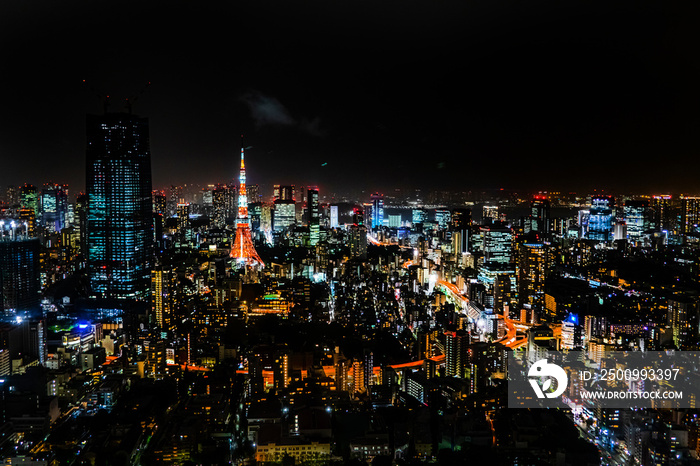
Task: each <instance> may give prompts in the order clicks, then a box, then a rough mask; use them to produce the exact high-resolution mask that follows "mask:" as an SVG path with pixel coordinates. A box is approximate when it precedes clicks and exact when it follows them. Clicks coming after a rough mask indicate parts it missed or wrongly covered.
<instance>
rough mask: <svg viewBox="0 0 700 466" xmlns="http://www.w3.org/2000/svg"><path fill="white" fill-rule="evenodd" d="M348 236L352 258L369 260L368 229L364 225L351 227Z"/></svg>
mask: <svg viewBox="0 0 700 466" xmlns="http://www.w3.org/2000/svg"><path fill="white" fill-rule="evenodd" d="M348 234H349V236H350V238H349V239H350V241H349V243H350V244H349V245H350V256H352V257H357V258H360V259H365V258H367V228H366V227H365V226H364V225H355V224H353V225H351V226H350V228H349V230H348Z"/></svg>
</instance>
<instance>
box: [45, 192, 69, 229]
mask: <svg viewBox="0 0 700 466" xmlns="http://www.w3.org/2000/svg"><path fill="white" fill-rule="evenodd" d="M67 214H68V193H67V190H66V187H65V186H61V185H57V184H46V185H44V188H43V189H42V190H41V224H42V225H43V226H44V228H46V229H47V230H48V231H50V232H55V233H60V232H61V230H63V229H64V228H65V227H67V226H68V225H67V223H66V216H67Z"/></svg>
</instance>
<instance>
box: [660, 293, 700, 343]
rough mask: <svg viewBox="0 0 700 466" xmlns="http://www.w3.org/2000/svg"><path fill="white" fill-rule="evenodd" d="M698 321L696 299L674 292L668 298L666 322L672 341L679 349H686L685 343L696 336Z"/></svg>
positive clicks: (699, 317)
mask: <svg viewBox="0 0 700 466" xmlns="http://www.w3.org/2000/svg"><path fill="white" fill-rule="evenodd" d="M699 322H700V315H699V314H698V302H697V299H695V298H693V297H690V296H684V295H682V294H676V295H675V296H673V298H671V299H669V300H668V314H667V321H666V323H667V324H668V326H669V327H671V332H672V335H673V343H674V344H675V345H676V346H677V347H678V348H679V349H686V348H684V346H685V344H686V343H689V342H690V340H691V339H694V338H697V336H698V323H699Z"/></svg>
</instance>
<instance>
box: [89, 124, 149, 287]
mask: <svg viewBox="0 0 700 466" xmlns="http://www.w3.org/2000/svg"><path fill="white" fill-rule="evenodd" d="M86 159H87V160H86V162H87V173H86V185H87V195H88V208H87V272H88V278H89V280H90V287H91V290H92V294H93V296H97V297H107V298H120V299H121V298H126V299H139V300H142V299H143V300H145V299H148V297H149V295H150V283H151V256H152V250H153V232H152V208H153V205H152V199H151V192H152V189H151V152H150V147H149V133H148V119H147V118H142V117H138V116H136V115H131V114H124V113H107V114H104V115H88V117H87V150H86Z"/></svg>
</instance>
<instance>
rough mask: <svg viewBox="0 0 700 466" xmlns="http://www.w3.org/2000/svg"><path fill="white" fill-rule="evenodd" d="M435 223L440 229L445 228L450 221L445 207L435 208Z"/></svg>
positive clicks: (448, 212)
mask: <svg viewBox="0 0 700 466" xmlns="http://www.w3.org/2000/svg"><path fill="white" fill-rule="evenodd" d="M435 223H437V224H438V228H440V229H441V230H446V229H447V228H448V227H449V226H450V223H452V216H451V214H450V211H449V210H447V209H435Z"/></svg>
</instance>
